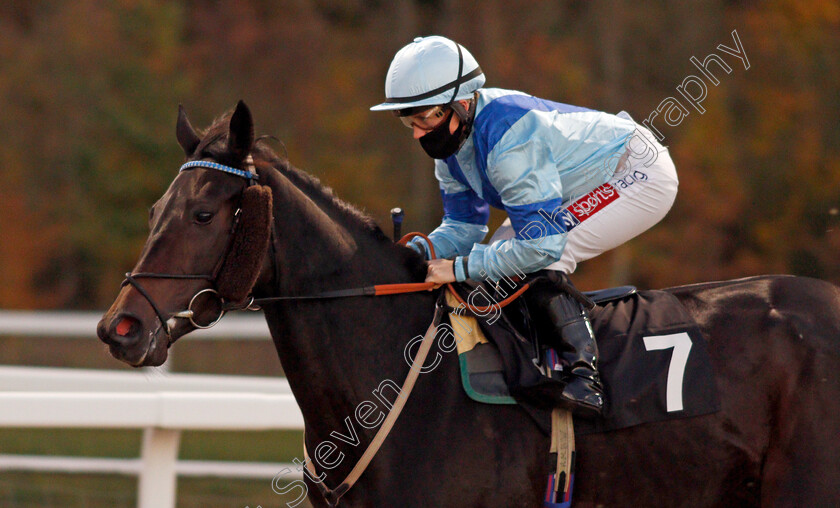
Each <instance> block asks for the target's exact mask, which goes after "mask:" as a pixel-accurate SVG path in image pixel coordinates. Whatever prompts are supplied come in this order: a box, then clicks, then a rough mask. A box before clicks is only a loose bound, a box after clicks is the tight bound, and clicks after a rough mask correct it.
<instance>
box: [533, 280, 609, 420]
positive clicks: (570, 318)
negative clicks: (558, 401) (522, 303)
mask: <svg viewBox="0 0 840 508" xmlns="http://www.w3.org/2000/svg"><path fill="white" fill-rule="evenodd" d="M546 303H547V304H546V307H545V308H546V310H547V312H548V317H549V319H551V322H552V323H553V325H554V327H555V328H556V330H557V334H556V335H555V336H556V337H559V338H560V339H561V340H560V344H557V345H556V347H557V352H558V353H559V354H560V356H561V357H562V359H563V361H564V364H566V365H564V367H563V370H564V374H565V375H564V379H563V380H564V381H565V382H566V387H565V388H564V389H563V397H564V398H565V399H566V400H567V401H568V403H569V404H570V405H571V406H572V408H571V409H572V412H573V413H574V414H575V415H576V416H582V417H589V418H594V417H596V416H599V415H600V414H601V411H602V410H603V408H604V388H603V387H602V386H601V378H600V377H599V376H598V345H597V344H596V343H595V334H594V332H593V331H592V324H591V323H590V322H589V314H588V312H587V311H586V310H584V309H583V308H582V307H581V305H580V303H578V301H577V300H575V299H574V298H572V297H571V296H569V294H568V293H566V292H565V291H564V292H561V293H560V294H557V295H554V296H552V297H551V298H550V299H549V301H548V302H546Z"/></svg>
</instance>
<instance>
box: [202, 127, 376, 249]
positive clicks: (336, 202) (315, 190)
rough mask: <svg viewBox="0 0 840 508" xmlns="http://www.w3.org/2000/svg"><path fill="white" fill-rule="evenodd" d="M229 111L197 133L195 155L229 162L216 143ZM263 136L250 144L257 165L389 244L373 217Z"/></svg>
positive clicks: (224, 129) (222, 146)
mask: <svg viewBox="0 0 840 508" xmlns="http://www.w3.org/2000/svg"><path fill="white" fill-rule="evenodd" d="M231 114H232V111H228V112H226V113H224V114H222V116H220V117H218V118H216V119H215V120H214V121H213V123H212V124H211V125H210V127H208V128H207V129H206V130H205V131H204V132H202V133H201V138H202V139H201V142H200V143H199V145H198V147H197V148H196V150H195V153H196V154H197V155H198V156H199V157H204V156H209V157H212V158H213V159H215V160H218V161H219V162H221V163H223V164H231V163H232V161H230V160H226V159H230V154H229V153H227V150H226V143H220V142H221V141H225V140H227V135H228V125H229V123H230V117H231ZM267 138H269V137H268V136H261V137H259V138H257V140H256V143H255V144H254V150H253V152H252V154H253V156H254V159H255V162H257V164H259V161H263V162H264V163H266V164H267V165H269V166H271V167H273V168H274V169H276V170H277V171H279V172H280V173H282V174H283V176H285V177H286V178H287V179H288V180H289V181H290V182H291V183H292V184H293V185H294V186H295V187H297V188H298V189H300V190H301V192H303V193H304V194H306V195H307V196H309V198H310V199H312V200H313V201H314V202H315V203H316V204H317V205H318V206H319V207H321V208H322V209H324V210H334V211H336V212H337V215H339V216H341V217H342V218H343V219H345V224H344V225H345V226H350V227H353V228H354V229H357V230H360V231H363V232H365V233H367V234H368V235H370V237H371V238H373V239H374V240H377V241H381V242H389V243H390V239H389V238H388V237H387V236H385V233H383V232H382V229H381V228H380V227H379V225H378V224H376V222H375V221H374V220H373V218H371V217H370V216H368V215H366V214H365V213H364V212H362V211H361V210H359V209H358V208H356V207H355V206H353V205H351V204H350V203H347V202H346V201H343V200H342V199H340V198H339V197H338V196H336V195H335V193H334V192H333V190H332V189H331V188H330V187H328V186H326V185H324V184H322V183H321V181H320V180H319V179H318V178H317V177H315V176H312V175H311V174H309V173H307V172H306V171H303V170H301V169H298V168H296V167H295V166H293V165H292V164H291V163H290V162H289V160H288V159H287V158H285V157H281V156H279V155H278V154H277V153H276V152H275V151H274V150H272V149H271V147H270V146H268V143H267V142H266V139H267Z"/></svg>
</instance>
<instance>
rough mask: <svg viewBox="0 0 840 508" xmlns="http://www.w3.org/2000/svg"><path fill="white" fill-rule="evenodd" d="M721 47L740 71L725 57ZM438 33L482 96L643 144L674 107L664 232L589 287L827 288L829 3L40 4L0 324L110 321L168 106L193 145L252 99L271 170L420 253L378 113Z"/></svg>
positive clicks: (28, 9) (4, 49)
mask: <svg viewBox="0 0 840 508" xmlns="http://www.w3.org/2000/svg"><path fill="white" fill-rule="evenodd" d="M733 31H737V34H738V36H739V38H740V42H741V43H742V45H743V49H744V51H745V53H746V56H747V58H748V59H749V68H745V65H744V64H743V63H742V62H741V61H740V60H739V59H738V58H735V57H733V56H732V55H731V54H727V53H725V52H722V51H721V50H719V49H718V48H719V45H720V44H724V45H726V46H728V47H733V45H734V43H733V35H732V32H733ZM432 33H437V34H442V35H447V36H449V37H451V38H453V39H455V40H458V41H459V42H461V43H462V44H464V45H465V46H467V47H468V48H469V49H470V51H471V52H472V53H473V55H475V56H476V58H477V59H478V61H479V62H480V63H481V66H482V68H483V69H484V70H485V72H486V75H487V79H488V86H498V87H504V88H514V89H520V90H523V91H526V92H529V93H533V94H535V95H538V96H541V97H545V98H548V99H552V100H556V101H560V102H566V103H572V104H577V105H581V106H586V107H589V108H593V109H600V110H604V111H608V112H618V111H620V110H626V111H628V112H629V113H630V114H631V115H632V116H633V117H634V118H635V119H636V120H637V121H640V122H641V121H642V120H644V119H647V118H649V117H650V115H651V113H652V112H654V111H656V110H657V108H658V107H659V106H661V105H662V102H663V101H664V100H666V99H667V98H669V97H671V98H674V99H676V100H677V101H680V102H681V104H682V105H683V106H685V108H686V111H688V114H686V115H684V118H682V119H681V120H680V121H679V122H672V123H674V124H675V125H673V126H669V125H667V124H666V123H664V122H663V116H661V115H660V116H659V117H658V119H655V120H654V122H655V123H656V125H657V127H658V128H659V130H660V131H661V133H662V134H663V136H664V137H665V140H664V143H665V144H667V145H668V146H669V147H670V150H671V153H672V156H673V158H674V160H675V162H676V165H677V170H678V173H679V177H680V192H679V195H678V196H677V202H676V204H675V206H674V208H673V209H672V211H671V213H670V214H669V215H668V216H667V217H666V219H665V220H664V221H663V222H662V223H661V224H659V225H658V226H656V227H655V228H654V229H652V230H651V231H649V232H647V233H645V234H643V235H642V236H640V237H639V238H637V239H635V240H633V241H632V242H631V243H629V244H628V245H625V246H623V247H621V248H619V249H617V250H616V251H614V252H612V253H608V254H605V255H603V256H601V257H599V258H597V259H595V260H592V261H589V262H586V263H584V264H582V265H581V266H580V267H579V269H578V272H577V273H576V274H575V277H574V279H575V280H576V281H578V285H579V286H581V287H584V288H593V287H595V286H603V285H607V284H611V283H616V284H618V283H622V284H623V283H635V284H638V285H640V286H643V287H660V286H668V285H676V284H683V283H691V282H700V281H705V280H713V279H723V278H735V277H741V276H747V275H753V274H759V273H774V272H785V273H796V274H802V275H810V276H816V277H820V278H824V279H827V280H830V281H833V282H840V265H838V262H837V259H838V254H840V217H838V214H839V213H840V212H838V210H840V120H839V119H840V94H838V89H840V5H838V3H837V2H834V1H825V0H799V1H794V0H768V1H765V2H749V1H720V0H715V1H708V2H665V3H663V2H654V1H650V0H642V1H637V2H630V1H619V0H614V1H606V0H604V1H602V0H593V1H590V2H572V1H556V2H539V1H518V2H502V1H501V0H487V1H482V2H466V1H459V0H448V1H443V0H415V1H406V0H395V1H387V2H386V1H377V0H353V1H349V2H338V1H327V0H316V1H311V2H291V1H281V2H277V1H268V0H218V1H216V0H214V1H210V0H193V1H178V2H164V1H159V0H117V1H105V0H77V1H73V2H52V1H48V0H32V1H29V2H18V1H13V2H7V3H3V4H2V5H0V105H2V110H0V111H2V112H0V115H2V119H3V121H2V124H0V125H2V126H0V129H2V131H0V132H2V142H0V161H2V170H1V171H0V307H2V308H101V307H103V306H105V305H106V304H107V303H108V302H109V301H110V300H111V299H112V298H113V296H114V294H116V291H117V285H118V283H119V281H120V280H121V274H122V273H123V272H125V271H127V270H128V269H130V268H131V266H132V265H133V262H134V259H135V258H136V256H137V253H138V252H139V249H140V246H141V245H142V243H143V241H144V239H145V237H146V220H147V210H148V208H149V206H151V204H152V203H153V202H154V201H155V199H157V197H159V196H160V195H161V194H162V193H163V191H164V189H165V188H166V186H167V185H168V183H169V181H170V180H171V179H172V178H173V177H174V175H175V172H176V171H177V168H178V166H179V165H180V163H181V161H182V158H183V154H182V153H181V152H180V149H179V148H178V146H177V144H176V142H175V137H174V125H175V117H176V112H177V106H178V104H179V103H181V104H183V105H184V106H185V107H186V108H187V110H188V111H189V113H190V116H191V118H192V119H193V122H194V124H196V125H199V126H201V125H207V124H209V123H210V121H211V120H212V119H213V118H214V117H216V116H217V115H219V114H220V113H222V112H223V111H225V110H226V109H228V108H230V107H232V106H233V105H234V104H235V103H236V101H237V100H238V99H240V98H241V99H244V100H245V101H246V102H247V103H248V105H249V106H250V107H251V109H252V111H253V112H254V116H255V119H256V121H257V129H258V131H259V132H260V133H264V134H271V135H273V136H275V137H277V138H278V139H279V140H281V141H280V142H277V143H276V144H275V148H276V150H277V151H279V152H281V153H287V154H288V156H289V158H290V159H291V161H292V163H293V164H295V165H296V166H298V167H301V168H303V169H305V170H307V171H309V172H311V173H313V174H315V175H317V176H318V177H319V178H321V179H322V180H323V181H324V182H325V183H327V184H328V185H330V186H331V187H333V188H334V189H335V190H336V192H337V193H338V194H339V196H341V197H343V198H344V199H345V200H347V201H350V202H352V203H355V204H357V205H358V206H359V207H361V208H364V209H365V210H367V212H368V213H370V214H371V215H373V216H374V217H375V218H376V219H377V220H378V221H379V223H380V224H381V225H382V226H383V229H385V230H386V231H388V232H390V221H389V219H388V210H389V209H390V208H392V207H394V206H402V207H403V208H405V209H406V211H407V213H406V223H405V225H404V230H420V231H428V230H430V229H431V228H432V227H434V226H435V225H436V224H437V223H438V221H439V220H440V215H441V205H440V198H439V196H438V192H437V184H436V182H435V180H434V176H433V174H432V165H431V161H430V160H428V158H426V156H425V155H424V154H423V152H422V151H421V149H420V147H419V146H418V145H417V143H416V142H414V141H413V140H412V139H411V136H410V134H409V132H408V131H407V130H406V129H404V128H403V127H402V126H401V125H400V124H399V122H396V121H395V120H394V119H393V118H392V117H391V116H389V115H388V114H383V113H372V112H370V111H368V108H369V107H370V106H371V105H373V104H376V103H378V102H380V101H381V99H382V96H383V83H384V77H385V72H386V70H387V67H388V64H389V62H390V59H391V57H392V56H393V54H394V53H395V52H396V51H397V50H398V49H399V48H400V47H402V46H403V45H404V44H406V43H407V42H409V41H410V40H411V39H412V38H413V37H414V36H416V35H427V34H432ZM713 52H714V53H717V54H718V55H720V56H721V57H722V58H723V59H724V60H725V61H726V63H727V64H728V65H729V66H730V67H731V72H729V73H726V72H725V71H721V70H719V71H718V72H717V73H716V75H717V78H719V81H720V83H719V84H718V85H713V84H711V83H710V82H709V81H708V80H706V85H707V93H706V96H705V97H704V99H703V100H702V102H701V103H700V104H701V106H702V109H703V110H704V111H703V112H702V113H701V112H700V111H699V110H698V109H697V108H695V107H693V106H691V105H690V104H689V103H688V102H687V101H686V100H685V97H684V96H683V95H681V94H680V93H679V91H678V90H677V87H679V86H680V85H681V84H683V83H684V80H685V79H686V78H687V77H688V76H689V75H697V76H700V77H702V76H701V74H702V73H701V72H700V71H699V70H698V69H697V67H696V66H695V65H694V64H692V61H691V57H695V58H696V59H699V60H700V61H702V60H703V59H704V58H705V57H706V56H707V55H709V54H710V53H713ZM715 69H718V68H715ZM704 79H705V78H704ZM688 86H689V87H690V86H691V85H688ZM694 86H695V88H686V89H687V90H691V93H694V94H695V95H696V94H698V93H699V89H698V88H696V85H694ZM676 114H677V111H673V112H672V115H676ZM673 118H675V117H674V116H672V119H673ZM502 219H503V216H502V215H501V214H498V213H494V215H493V216H492V221H493V223H492V224H491V225H496V224H498V223H499V222H501V220H502Z"/></svg>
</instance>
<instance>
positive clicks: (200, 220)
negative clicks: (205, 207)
mask: <svg viewBox="0 0 840 508" xmlns="http://www.w3.org/2000/svg"><path fill="white" fill-rule="evenodd" d="M212 220H213V213H212V212H195V223H196V224H210V221H212Z"/></svg>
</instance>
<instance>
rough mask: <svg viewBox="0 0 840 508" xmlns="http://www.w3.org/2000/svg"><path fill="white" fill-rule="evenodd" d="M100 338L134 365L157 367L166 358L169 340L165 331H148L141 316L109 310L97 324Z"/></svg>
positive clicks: (123, 358)
mask: <svg viewBox="0 0 840 508" xmlns="http://www.w3.org/2000/svg"><path fill="white" fill-rule="evenodd" d="M96 333H97V335H98V336H99V339H100V340H101V341H102V342H104V343H105V344H107V345H108V347H109V349H110V351H111V355H112V356H113V357H114V358H116V359H118V360H120V361H123V362H125V363H127V364H129V365H131V366H133V367H141V366H144V365H151V366H157V365H161V364H163V362H164V361H166V356H167V348H168V345H169V344H168V340H167V335H166V333H165V332H164V330H163V329H162V328H160V327H156V328H155V329H154V330H149V329H147V328H146V327H145V326H143V323H142V321H141V320H140V319H138V318H137V317H135V316H134V315H133V314H131V313H128V312H120V313H118V314H116V315H114V314H112V313H111V312H108V313H106V314H105V316H103V318H102V320H100V321H99V324H98V325H97V327H96Z"/></svg>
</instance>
